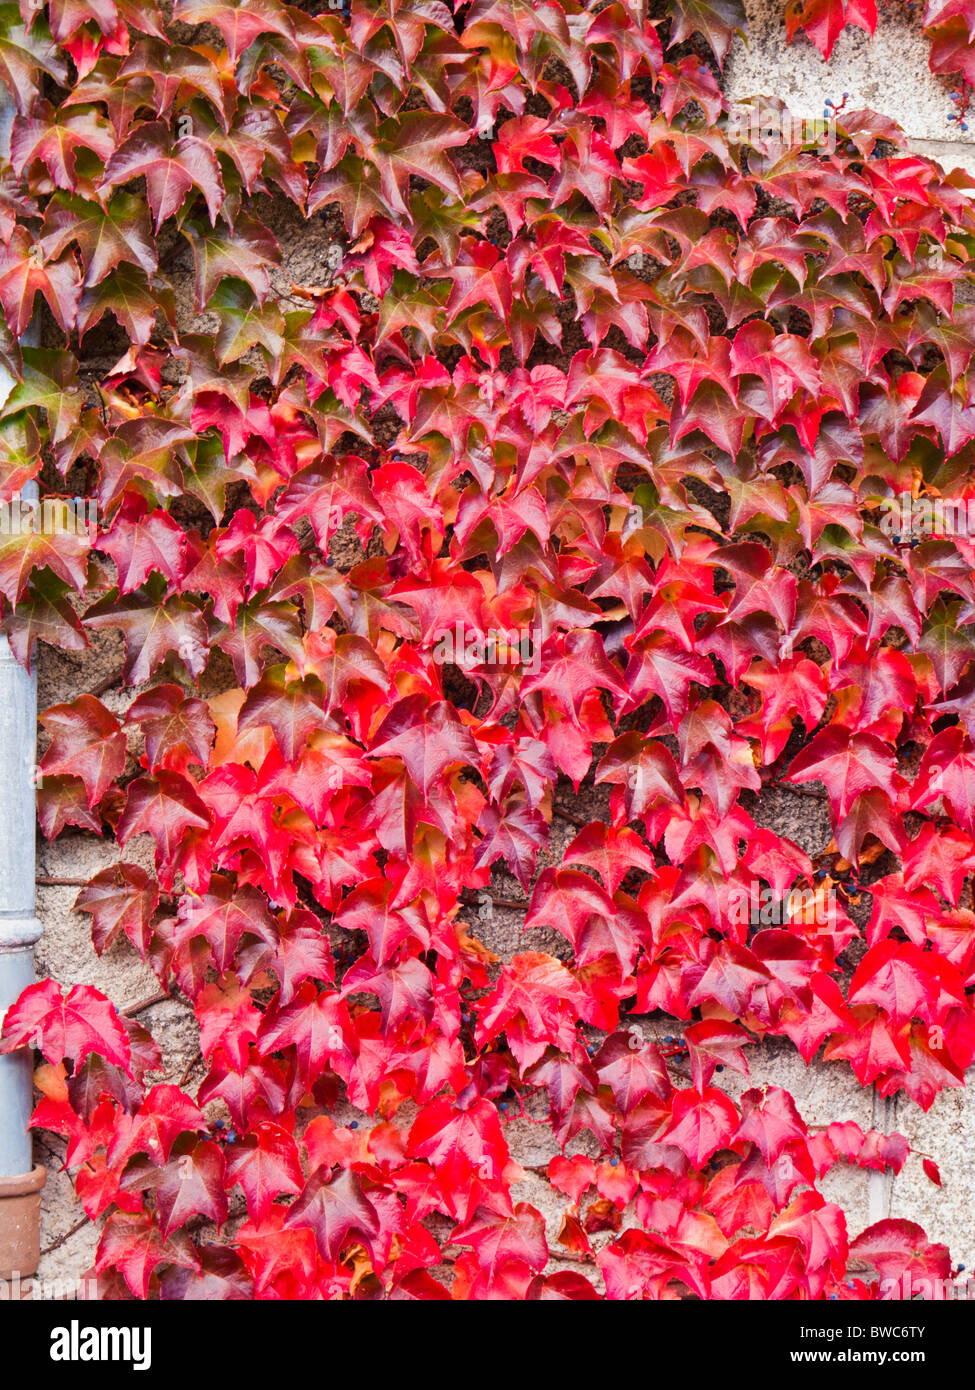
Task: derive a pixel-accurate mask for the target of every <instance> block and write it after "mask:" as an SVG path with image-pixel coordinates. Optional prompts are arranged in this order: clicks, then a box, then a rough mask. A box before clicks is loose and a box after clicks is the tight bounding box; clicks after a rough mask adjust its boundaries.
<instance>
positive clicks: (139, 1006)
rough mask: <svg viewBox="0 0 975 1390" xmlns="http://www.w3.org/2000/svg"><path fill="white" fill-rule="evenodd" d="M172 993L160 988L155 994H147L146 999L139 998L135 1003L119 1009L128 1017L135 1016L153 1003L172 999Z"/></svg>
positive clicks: (161, 1002) (162, 1002)
mask: <svg viewBox="0 0 975 1390" xmlns="http://www.w3.org/2000/svg"><path fill="white" fill-rule="evenodd" d="M172 997H173V996H172V995H171V994H167V993H166V992H165V990H158V991H157V993H155V994H150V995H147V996H146V998H145V999H138V1000H137V1001H136V1002H135V1003H134V1004H128V1005H126V1007H125V1008H124V1009H119V1013H120V1014H124V1015H125V1017H126V1018H134V1017H135V1015H136V1014H141V1013H142V1011H143V1009H148V1008H151V1007H152V1005H153V1004H164V1003H165V1002H166V1000H167V999H172Z"/></svg>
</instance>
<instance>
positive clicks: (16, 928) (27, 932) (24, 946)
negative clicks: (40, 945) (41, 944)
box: [0, 916, 43, 951]
mask: <svg viewBox="0 0 975 1390" xmlns="http://www.w3.org/2000/svg"><path fill="white" fill-rule="evenodd" d="M42 933H43V928H42V927H41V924H40V922H39V921H38V919H37V918H36V917H34V916H23V917H3V916H0V951H25V950H28V949H29V948H30V947H31V946H33V945H34V944H35V942H37V941H39V940H40V939H41V935H42Z"/></svg>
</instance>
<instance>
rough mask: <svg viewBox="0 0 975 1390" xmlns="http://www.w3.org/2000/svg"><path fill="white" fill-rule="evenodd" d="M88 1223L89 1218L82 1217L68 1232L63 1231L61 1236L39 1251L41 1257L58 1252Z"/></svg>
mask: <svg viewBox="0 0 975 1390" xmlns="http://www.w3.org/2000/svg"><path fill="white" fill-rule="evenodd" d="M90 1221H91V1217H90V1216H83V1217H82V1218H81V1220H80V1221H76V1222H75V1224H74V1225H73V1226H72V1227H71V1229H70V1231H65V1233H64V1235H63V1236H58V1238H57V1240H55V1241H52V1242H51V1244H50V1245H46V1246H45V1247H44V1249H43V1250H42V1251H41V1255H50V1254H52V1252H53V1251H55V1250H60V1248H61V1246H62V1245H64V1243H65V1242H66V1241H69V1240H70V1239H71V1237H72V1236H74V1235H77V1234H78V1232H79V1231H80V1230H81V1228H82V1227H83V1226H87V1225H88V1224H89V1223H90Z"/></svg>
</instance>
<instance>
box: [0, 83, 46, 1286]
mask: <svg viewBox="0 0 975 1390" xmlns="http://www.w3.org/2000/svg"><path fill="white" fill-rule="evenodd" d="M12 120H13V107H12V104H11V102H10V98H9V96H6V94H4V95H3V97H2V98H0V156H2V157H3V158H4V159H6V158H7V157H8V156H9V148H10V144H9V142H10V125H11V122H12ZM25 340H26V341H34V342H36V341H37V338H36V332H35V326H34V325H33V324H32V325H31V327H30V329H28V333H27V335H25ZM13 386H14V383H13V380H12V379H11V378H10V376H9V374H8V373H7V372H5V371H3V370H2V369H0V403H2V402H3V401H5V400H6V399H7V397H8V396H9V395H10V392H11V390H12V389H13ZM23 496H24V497H25V498H28V497H31V496H33V497H36V496H37V485H36V484H34V483H31V484H29V485H28V486H26V487H25V488H24V489H23ZM36 749H37V678H36V676H34V675H30V674H28V673H27V672H26V671H25V670H24V669H23V667H22V666H21V665H20V664H19V663H18V662H17V660H16V659H15V657H14V654H13V652H12V651H11V650H10V644H9V643H8V642H7V639H6V638H5V637H2V636H0V1019H2V1017H3V1014H4V1013H5V1011H6V1010H7V1009H8V1008H9V1007H10V1005H11V1004H13V1003H14V1002H15V1000H16V999H17V997H18V996H19V995H20V994H21V993H22V992H23V990H24V989H26V987H27V986H28V985H30V984H33V982H34V943H35V942H36V941H37V940H38V939H39V937H40V935H41V924H40V922H39V921H38V920H37V917H36V916H35V913H34V854H35V823H36V817H37V807H36V794H35V785H34V764H35V761H36V757H37V752H36ZM32 1078H33V1056H32V1053H31V1051H30V1049H29V1048H20V1049H18V1050H17V1051H16V1052H13V1053H10V1054H8V1055H6V1056H2V1057H0V1280H5V1281H7V1280H9V1281H12V1283H11V1286H10V1292H11V1293H12V1294H13V1296H14V1297H17V1296H19V1294H20V1292H21V1285H20V1280H22V1279H30V1277H31V1276H32V1275H33V1274H35V1273H36V1272H37V1264H38V1260H39V1258H40V1207H41V1188H42V1187H43V1186H44V1179H45V1176H46V1174H45V1169H44V1167H43V1166H42V1165H40V1164H37V1165H36V1166H35V1164H34V1161H33V1154H32V1148H31V1137H30V1131H29V1129H28V1128H27V1126H28V1122H29V1120H30V1116H31V1111H32V1109H33V1079H32Z"/></svg>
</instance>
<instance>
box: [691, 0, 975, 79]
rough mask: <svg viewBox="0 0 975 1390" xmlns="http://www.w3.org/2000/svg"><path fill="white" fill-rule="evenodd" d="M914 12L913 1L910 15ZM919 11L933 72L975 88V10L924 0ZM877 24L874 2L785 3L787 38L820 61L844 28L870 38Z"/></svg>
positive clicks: (959, 1) (962, 3)
mask: <svg viewBox="0 0 975 1390" xmlns="http://www.w3.org/2000/svg"><path fill="white" fill-rule="evenodd" d="M716 8H720V9H723V8H724V6H718V7H716ZM915 8H916V6H915V3H913V0H912V2H911V3H909V4H908V9H909V10H910V11H913V10H914V9H915ZM917 9H918V12H919V14H920V15H921V24H922V27H923V29H924V36H925V38H926V39H927V40H928V41H929V42H930V44H931V51H930V53H929V55H928V63H929V66H930V68H931V71H932V72H934V73H939V74H942V75H944V76H956V75H958V74H960V75H961V77H962V78H963V80H964V81H965V82H967V83H969V84H971V85H975V5H973V4H972V3H971V0H925V3H924V6H923V9H922V8H921V7H920V6H917ZM877 18H878V15H877V0H787V3H786V6H785V23H786V30H787V33H788V35H789V38H790V39H791V38H792V37H793V35H795V34H797V33H800V32H801V33H804V34H806V36H807V37H808V38H809V39H810V40H811V42H812V43H814V44H815V45H816V47H817V48H818V49H819V51H820V53H822V55H823V57H824V58H828V57H829V56H830V54H831V53H832V51H833V46H834V44H835V43H836V40H837V39H838V38H839V36H840V34H841V33H842V32H843V30H844V28H846V26H847V25H853V26H855V27H856V28H858V29H864V30H865V31H866V32H867V33H868V34H872V33H874V31H875V30H876V28H877Z"/></svg>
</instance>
